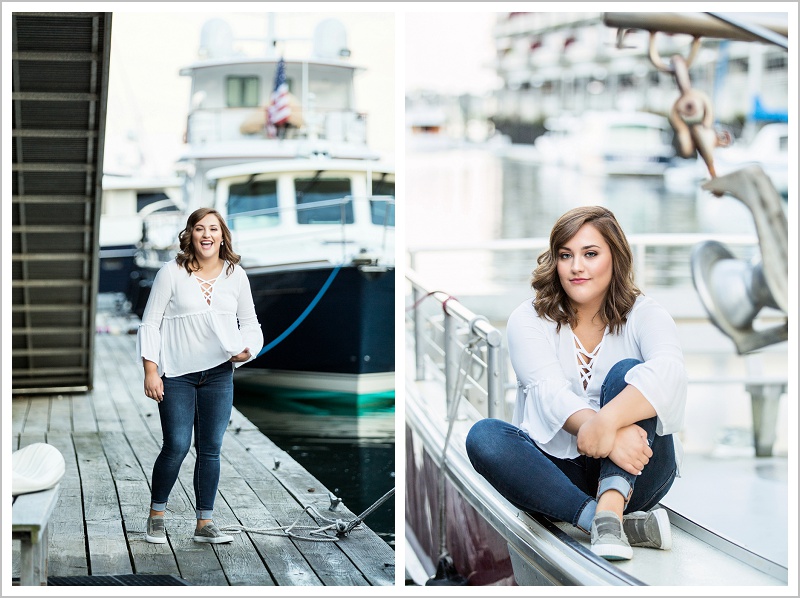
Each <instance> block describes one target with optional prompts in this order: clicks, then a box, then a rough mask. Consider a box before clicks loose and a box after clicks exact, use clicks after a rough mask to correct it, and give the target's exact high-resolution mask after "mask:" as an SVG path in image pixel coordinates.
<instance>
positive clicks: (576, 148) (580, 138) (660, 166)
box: [533, 111, 676, 176]
mask: <svg viewBox="0 0 800 598" xmlns="http://www.w3.org/2000/svg"><path fill="white" fill-rule="evenodd" d="M545 128H546V129H547V132H546V133H545V134H544V135H541V136H539V137H537V138H536V140H535V141H534V143H533V145H534V148H535V149H536V150H537V152H536V155H537V156H538V159H540V160H541V161H542V162H543V163H546V164H551V165H555V166H562V167H565V168H573V169H578V170H581V171H582V172H583V173H584V174H591V175H601V176H605V175H632V176H650V175H656V176H658V175H662V174H663V173H664V170H665V169H666V168H667V166H669V163H670V161H671V160H672V159H673V158H674V157H675V154H676V151H675V148H674V146H673V145H672V138H673V135H674V133H673V131H672V127H671V126H670V124H669V120H668V119H667V118H666V117H664V116H661V115H657V114H651V113H647V112H635V111H621V112H617V111H608V112H606V111H589V112H585V113H583V114H581V115H580V116H570V115H562V116H559V117H551V118H548V119H547V120H546V121H545Z"/></svg>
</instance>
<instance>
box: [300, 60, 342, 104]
mask: <svg viewBox="0 0 800 598" xmlns="http://www.w3.org/2000/svg"><path fill="white" fill-rule="evenodd" d="M308 91H309V93H310V96H311V97H312V98H313V101H314V107H315V108H316V109H317V110H320V111H322V112H327V111H331V110H333V111H349V110H352V109H353V108H352V105H351V99H352V93H353V88H352V72H351V71H349V70H346V69H341V68H336V67H330V66H322V65H309V81H308Z"/></svg>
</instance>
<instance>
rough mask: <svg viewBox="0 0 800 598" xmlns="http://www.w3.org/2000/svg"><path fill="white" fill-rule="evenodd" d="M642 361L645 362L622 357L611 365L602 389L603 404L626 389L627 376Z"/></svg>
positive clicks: (601, 398) (601, 399) (601, 400)
mask: <svg viewBox="0 0 800 598" xmlns="http://www.w3.org/2000/svg"><path fill="white" fill-rule="evenodd" d="M640 363H643V362H642V361H639V360H638V359H633V358H628V359H621V360H620V361H618V362H617V363H615V364H614V365H613V366H611V369H610V370H608V374H606V377H605V380H603V386H602V389H601V391H600V403H601V406H602V405H605V404H606V403H608V402H609V401H610V400H611V399H613V398H614V397H616V396H617V395H618V394H619V393H621V392H622V391H623V390H624V389H625V387H626V386H627V385H628V383H627V382H625V376H626V375H627V374H628V372H629V371H630V370H631V369H633V368H634V367H635V366H637V365H639V364H640Z"/></svg>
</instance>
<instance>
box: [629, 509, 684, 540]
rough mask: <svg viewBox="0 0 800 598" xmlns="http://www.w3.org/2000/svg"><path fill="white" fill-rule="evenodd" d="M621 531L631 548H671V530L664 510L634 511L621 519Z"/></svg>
mask: <svg viewBox="0 0 800 598" xmlns="http://www.w3.org/2000/svg"><path fill="white" fill-rule="evenodd" d="M622 529H623V530H624V531H625V535H626V536H627V537H628V542H630V545H631V546H637V547H642V548H658V549H660V550H669V549H670V548H672V528H671V527H670V524H669V515H668V514H667V511H666V510H664V509H655V510H653V511H635V512H633V513H629V514H627V515H625V516H624V517H623V518H622Z"/></svg>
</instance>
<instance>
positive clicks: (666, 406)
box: [625, 301, 688, 436]
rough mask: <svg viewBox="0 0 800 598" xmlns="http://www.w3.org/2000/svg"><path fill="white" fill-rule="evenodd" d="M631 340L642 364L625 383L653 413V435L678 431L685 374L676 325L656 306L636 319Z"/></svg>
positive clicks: (647, 306) (648, 306)
mask: <svg viewBox="0 0 800 598" xmlns="http://www.w3.org/2000/svg"><path fill="white" fill-rule="evenodd" d="M633 325H634V330H633V333H634V337H635V339H636V342H637V343H638V345H639V351H640V352H641V355H642V361H643V362H644V363H641V364H639V365H636V366H634V367H633V368H631V369H630V370H629V371H628V373H627V374H626V376H625V382H627V383H628V384H630V385H631V386H634V387H635V388H636V389H638V390H639V392H641V393H642V394H643V395H644V397H645V398H646V399H647V400H648V401H649V402H650V404H651V405H652V406H653V408H654V409H655V410H656V415H657V416H658V419H657V424H656V433H657V434H659V435H661V436H663V435H666V434H673V433H675V432H678V431H680V429H681V427H682V425H683V419H684V413H685V409H686V394H687V383H688V381H687V373H686V366H685V362H684V358H683V350H682V349H681V344H680V340H679V338H678V329H677V326H676V325H675V321H674V320H673V319H672V317H671V316H670V315H669V312H667V310H666V309H664V308H663V307H662V306H661V305H659V304H658V303H656V302H654V301H653V302H649V303H647V304H645V305H643V306H642V308H641V310H640V311H639V313H637V315H636V319H635V322H634V323H633Z"/></svg>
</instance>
